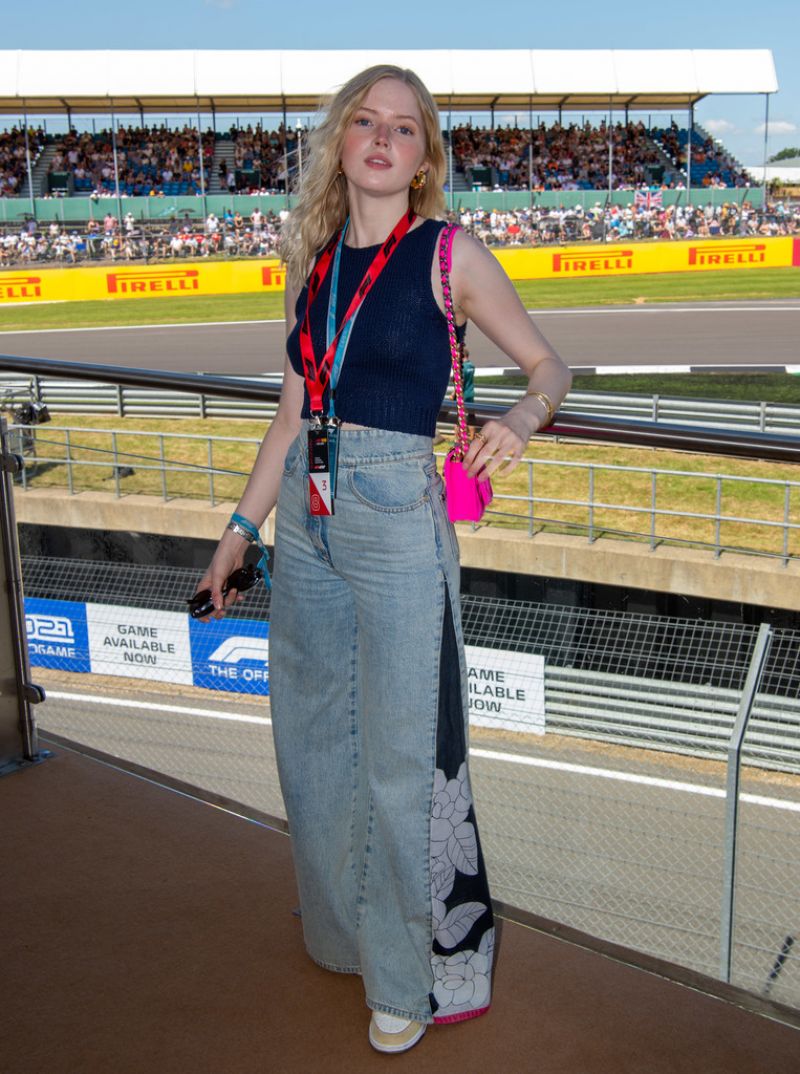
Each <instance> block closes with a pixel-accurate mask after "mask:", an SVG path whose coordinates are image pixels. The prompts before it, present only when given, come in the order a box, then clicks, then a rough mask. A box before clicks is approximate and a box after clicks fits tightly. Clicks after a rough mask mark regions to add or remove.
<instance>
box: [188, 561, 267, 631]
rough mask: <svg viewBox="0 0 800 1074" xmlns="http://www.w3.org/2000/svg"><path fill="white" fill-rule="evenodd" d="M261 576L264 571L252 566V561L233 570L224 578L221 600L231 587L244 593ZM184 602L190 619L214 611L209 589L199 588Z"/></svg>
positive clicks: (202, 616) (198, 617) (201, 616)
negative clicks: (187, 606) (197, 591)
mask: <svg viewBox="0 0 800 1074" xmlns="http://www.w3.org/2000/svg"><path fill="white" fill-rule="evenodd" d="M263 577H264V572H263V571H262V570H261V569H260V568H259V567H254V566H253V564H252V563H248V564H247V565H246V566H244V567H239V569H238V570H236V571H234V572H233V574H229V575H228V577H227V578H226V579H225V583H224V585H223V586H222V597H223V600H224V599H225V597H227V595H228V593H230V591H231V590H232V589H235V590H236V591H237V592H238V593H244V592H246V590H248V589H252V588H253V586H254V585H256V584H257V583H258V582H260V581H261V579H262V578H263ZM186 603H187V604H188V605H189V615H191V617H192V619H204V618H205V617H206V616H207V615H211V613H212V612H213V611H215V608H214V602H213V600H212V599H211V590H210V589H201V590H200V592H199V593H195V595H194V596H193V597H189V598H187V601H186Z"/></svg>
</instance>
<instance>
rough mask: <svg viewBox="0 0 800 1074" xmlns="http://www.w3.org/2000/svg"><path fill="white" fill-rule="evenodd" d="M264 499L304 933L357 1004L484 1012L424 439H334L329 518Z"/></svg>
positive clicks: (488, 956)
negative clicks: (352, 990) (335, 471)
mask: <svg viewBox="0 0 800 1074" xmlns="http://www.w3.org/2000/svg"><path fill="white" fill-rule="evenodd" d="M306 474H307V444H306V431H305V430H304V431H303V432H301V434H300V436H299V437H298V438H297V440H295V442H294V444H293V445H292V446H291V447H290V449H289V451H288V453H287V457H286V462H285V467H284V475H283V480H282V484H281V490H280V495H279V500H278V509H277V521H276V538H275V545H276V550H275V571H274V580H273V592H272V612H271V623H270V678H271V683H270V691H271V703H272V718H273V728H274V734H275V745H276V752H277V758H278V769H279V774H280V780H281V787H282V790H283V795H284V800H285V804H286V810H287V816H288V819H289V827H290V832H291V836H292V842H293V852H294V858H295V868H296V873H297V881H298V886H299V890H300V900H301V907H302V921H303V932H304V938H305V943H306V947H307V949H308V952H309V954H310V955H311V957H312V958H313V959H314V960H315V961H316V962H317V963H319V964H320V965H322V966H324V967H326V968H328V969H331V970H336V971H340V972H343V973H360V974H362V976H363V980H364V987H365V991H366V999H367V1004H368V1006H370V1007H372V1008H373V1009H376V1010H382V1011H387V1012H389V1013H392V1014H395V1015H398V1016H400V1017H408V1018H413V1019H417V1020H419V1021H425V1022H430V1021H434V1020H435V1021H458V1020H461V1019H464V1018H470V1017H474V1016H475V1015H477V1014H480V1013H482V1012H483V1011H484V1010H486V1008H487V1007H488V1005H489V980H490V972H491V962H492V948H493V938H494V930H493V927H492V924H493V923H492V914H491V906H490V903H489V893H488V888H487V886H486V878H485V870H484V868H483V860H482V856H481V852H480V845H479V842H478V838H477V828H476V825H475V816H474V810H473V807H472V798H471V792H470V787H469V778H468V774H467V766H466V719H465V714H466V712H467V694H466V683H467V679H466V669H465V665H464V655H463V642H462V635H461V623H460V615H459V603H458V594H459V564H458V546H457V542H456V538H455V534H454V531H453V527H452V525H451V524H450V522H449V520H448V518H447V513H446V505H445V503H444V496H443V486H442V482H441V479H440V477H439V475H438V474H437V472H436V465H435V459H434V457H433V454H432V451H431V440H430V438H427V437H421V436H413V435H409V434H405V433H396V432H387V431H383V430H377V429H363V430H342V432H341V434H340V460H339V476H338V490H337V496H336V502H335V514H334V515H333V516H332V517H330V518H320V517H312V516H310V515H309V514H308V511H307V508H306V495H307V493H306Z"/></svg>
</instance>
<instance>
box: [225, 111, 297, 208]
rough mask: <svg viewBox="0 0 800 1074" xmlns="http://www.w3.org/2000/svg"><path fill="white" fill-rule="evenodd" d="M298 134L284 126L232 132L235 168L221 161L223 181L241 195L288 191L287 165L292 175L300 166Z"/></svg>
mask: <svg viewBox="0 0 800 1074" xmlns="http://www.w3.org/2000/svg"><path fill="white" fill-rule="evenodd" d="M298 137H299V132H297V131H294V130H292V128H291V127H288V128H287V127H284V125H283V124H281V125H280V126H279V127H278V128H277V130H272V131H266V130H262V128H261V127H260V126H257V127H251V126H248V127H243V128H238V129H232V130H231V131H230V133H229V134H228V138H229V139H230V140H231V141H232V142H233V162H234V166H233V168H229V167H228V166H227V164H226V162H225V161H224V160H222V161H220V180H221V181H222V182H223V183H224V185H226V186H227V188H228V190H230V191H231V192H234V193H239V194H268V193H274V192H276V191H281V190H285V189H286V164H287V160H288V163H289V172H290V174H291V173H292V172H294V171H296V170H297V167H298V156H297V147H298Z"/></svg>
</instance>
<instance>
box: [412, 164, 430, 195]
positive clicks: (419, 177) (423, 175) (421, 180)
mask: <svg viewBox="0 0 800 1074" xmlns="http://www.w3.org/2000/svg"><path fill="white" fill-rule="evenodd" d="M427 181H428V173H427V172H426V171H425V169H424V168H420V170H419V171H418V172H417V174H416V175H415V176H414V178H413V179H412V180H411V182H410V184H409V186H410V187H411V189H412V190H422V188H423V187H424V186H425V184H426V183H427Z"/></svg>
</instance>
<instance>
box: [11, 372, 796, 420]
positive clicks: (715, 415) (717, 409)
mask: <svg viewBox="0 0 800 1074" xmlns="http://www.w3.org/2000/svg"><path fill="white" fill-rule="evenodd" d="M202 375H203V374H199V376H202ZM231 379H236V378H231ZM245 379H246V380H247V381H248V382H251V381H255V382H257V383H262V384H264V385H265V386H266V387H274V388H275V389H279V388H280V385H281V382H282V377H281V375H278V374H275V375H265V376H264V377H253V378H242V380H243V381H244V380H245ZM199 383H200V384H202V381H200V382H199ZM4 394H5V396H6V398H8V399H9V400H10V399H13V398H14V397H17V398H27V397H30V398H32V399H35V400H36V401H37V402H40V403H44V404H45V405H46V406H48V407H49V408H50V409H51V410H52V411H54V412H58V413H60V414H116V415H117V417H134V416H137V417H155V418H157V417H187V418H191V417H197V418H263V419H269V418H272V417H273V416H274V414H275V408H276V403H275V401H274V399H265V400H263V401H257V400H254V399H245V398H243V399H240V400H234V399H230V398H217V397H215V396H214V395H213V394H206V393H204V392H202V391H201V392H199V393H198V394H196V395H194V394H189V393H187V392H185V391H167V390H165V389H163V388H156V387H145V386H139V385H137V386H135V387H132V386H126V385H124V384H108V383H99V382H98V383H87V382H86V381H85V380H67V379H63V378H61V377H45V376H38V375H34V376H31V377H20V376H18V375H15V374H9V373H3V372H2V371H0V401H2V398H3V395H4ZM519 396H520V389H519V388H516V389H515V388H511V387H509V388H504V387H489V386H486V385H482V384H481V383H480V379H478V380H477V382H476V385H475V402H476V404H478V405H482V404H494V405H496V406H501V407H509V406H513V404H514V403H515V402H516V401H517V400H518V398H519ZM573 413H577V414H592V415H594V416H597V417H610V418H618V419H622V420H626V421H627V420H634V421H650V422H655V423H656V424H662V423H663V424H682V423H684V422H700V423H701V424H702V425H703V426H706V427H708V426H714V427H717V426H719V427H721V428H724V429H733V430H740V431H742V432H747V431H754V432H762V433H769V432H773V433H789V434H797V433H798V432H800V405H798V406H792V405H789V404H782V403H770V402H767V401H763V400H761V401H758V402H746V401H741V402H737V401H725V400H718V399H684V398H679V397H676V396H664V395H645V394H636V393H627V392H579V391H571V392H570V393H569V395H568V396H567V398H566V399H565V400H564V403H563V404H562V407H561V415H562V416H563V415H565V414H573Z"/></svg>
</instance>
